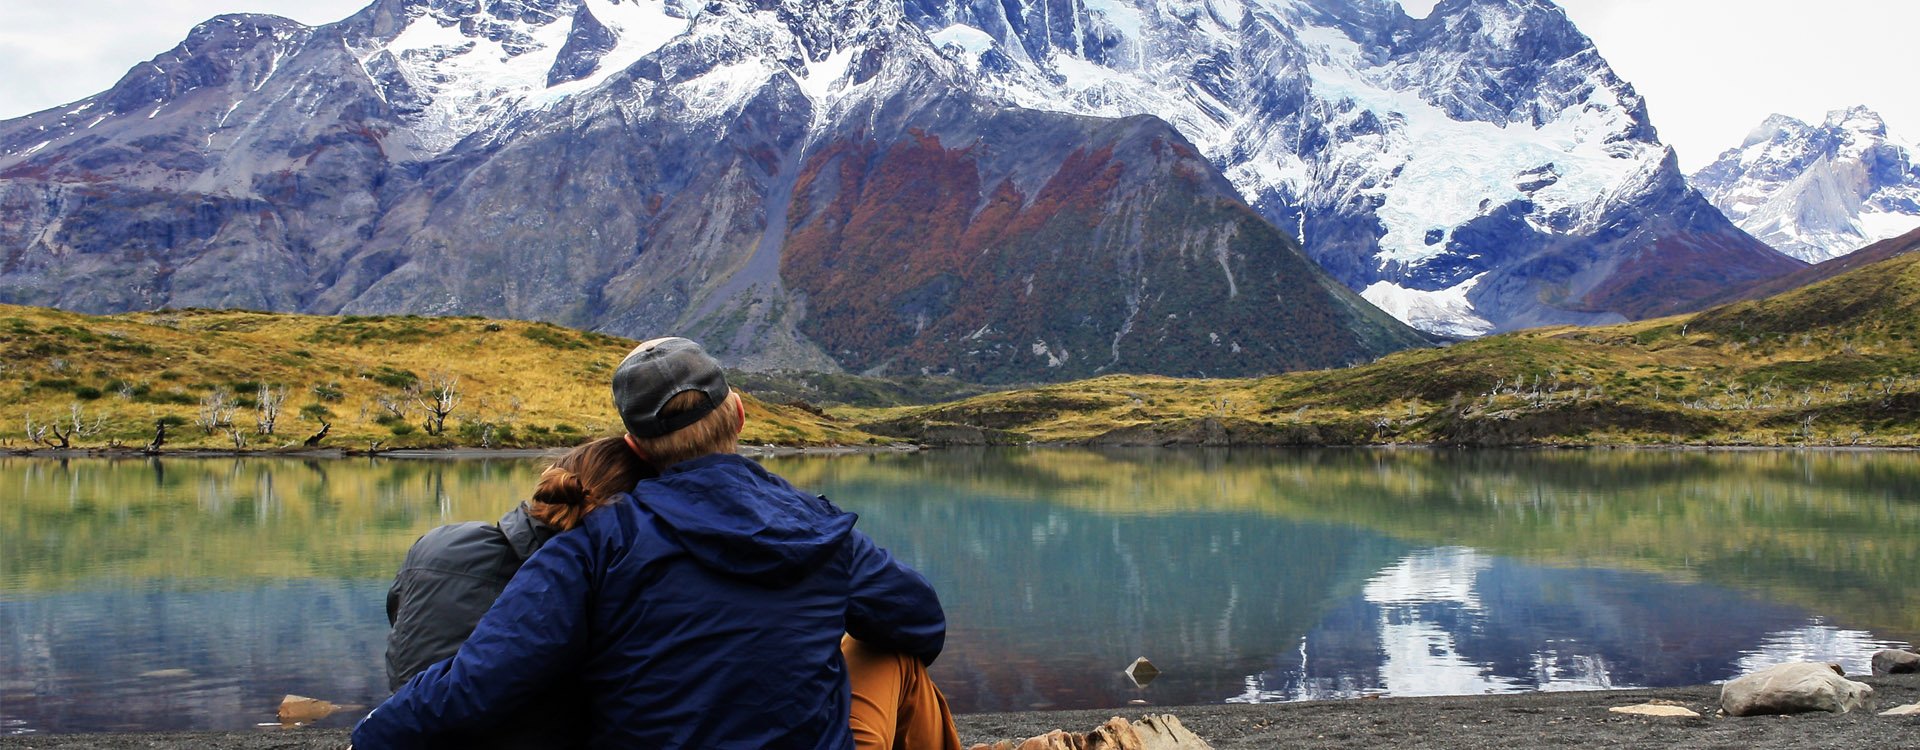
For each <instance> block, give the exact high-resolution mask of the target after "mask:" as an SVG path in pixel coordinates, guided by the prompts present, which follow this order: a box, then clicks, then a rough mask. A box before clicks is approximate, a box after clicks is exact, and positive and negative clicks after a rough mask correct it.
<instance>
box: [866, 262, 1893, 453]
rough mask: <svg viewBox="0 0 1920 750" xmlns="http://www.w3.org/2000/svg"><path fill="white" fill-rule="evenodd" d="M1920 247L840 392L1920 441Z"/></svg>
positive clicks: (981, 415) (939, 425)
mask: <svg viewBox="0 0 1920 750" xmlns="http://www.w3.org/2000/svg"><path fill="white" fill-rule="evenodd" d="M1916 374H1920V254H1915V255H1902V256H1898V257H1893V258H1891V259H1889V260H1886V261H1882V262H1880V263H1877V264H1873V265H1870V266H1867V267H1865V268H1861V269H1858V270H1855V271H1853V272H1851V273H1847V274H1844V275H1841V276H1837V277H1835V278H1832V279H1829V280H1827V281H1824V282H1821V283H1818V284H1814V285H1812V286H1808V287H1804V288H1801V289H1797V290H1794V291H1790V292H1787V293H1784V294H1781V295H1778V296H1775V297H1771V298H1768V299H1765V300H1760V301H1751V302H1740V303H1736V304H1732V305H1727V306H1724V307H1719V308H1715V309H1712V310H1708V311H1706V312H1702V313H1698V314H1695V315H1690V316H1682V317H1674V318H1664V319H1659V320H1651V321H1643V322H1638V323H1631V324H1625V325H1618V326H1608V327H1597V328H1546V329H1536V330H1529V331H1522V332H1518V333H1512V334H1506V335H1500V336H1493V337H1489V338H1485V339H1479V340H1475V341H1469V342H1465V343H1461V344H1456V345H1453V346H1449V347H1445V348H1438V349H1422V350H1415V351H1407V352H1401V353H1398V354H1393V355H1390V356H1387V357H1384V358H1382V359H1380V360H1378V361H1376V362H1374V363H1372V364H1368V365H1364V366H1359V367H1352V368H1346V369H1341V370H1323V371H1316V372H1303V373H1293V374H1288V375H1282V376H1277V377H1269V378H1258V379H1240V380H1175V379H1166V378H1145V377H1132V376H1115V377H1106V378H1099V379H1094V380H1087V381H1080V382H1075V383H1068V384H1062V385H1057V386H1050V387H1045V388H1034V389H1027V390H1020V391H1010V392H1004V393H996V394H988V395H982V396H978V397H975V398H971V399H967V400H964V401H959V402H956V403H951V404H943V405H937V406H929V407H915V408H895V409H884V410H880V409H868V410H854V409H848V410H844V411H843V413H844V414H846V415H847V416H849V417H850V418H853V419H855V420H857V421H861V422H865V423H868V426H869V429H873V430H876V431H880V432H884V433H887V434H893V435H898V436H904V437H916V438H922V439H928V440H933V441H947V442H1022V441H1027V440H1044V441H1074V442H1082V441H1084V442H1093V443H1113V444H1147V445H1152V444H1169V443H1199V444H1370V443H1393V442H1435V443H1443V444H1464V445H1598V444H1622V443H1634V444H1640V443H1686V444H1732V445H1881V446H1885V445H1920V380H1916V378H1915V375H1916Z"/></svg>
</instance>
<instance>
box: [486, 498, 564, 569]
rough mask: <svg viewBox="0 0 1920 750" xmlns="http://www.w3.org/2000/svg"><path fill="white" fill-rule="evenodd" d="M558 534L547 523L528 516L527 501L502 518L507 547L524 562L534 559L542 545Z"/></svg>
mask: <svg viewBox="0 0 1920 750" xmlns="http://www.w3.org/2000/svg"><path fill="white" fill-rule="evenodd" d="M557 533H559V531H558V530H557V529H555V528H553V527H552V526H548V525H547V524H546V522H545V521H540V520H538V519H535V518H534V517H533V516H530V515H527V504H526V502H525V501H522V502H521V503H520V504H519V505H516V506H513V510H510V511H507V514H506V515H504V516H501V517H500V535H501V536H504V537H506V538H507V546H508V547H511V548H513V554H514V555H515V556H518V557H519V558H520V559H521V560H522V561H525V560H526V559H527V558H529V557H532V556H533V553H534V551H535V550H538V549H540V545H542V544H546V543H547V540H548V539H552V538H553V535H554V534H557Z"/></svg>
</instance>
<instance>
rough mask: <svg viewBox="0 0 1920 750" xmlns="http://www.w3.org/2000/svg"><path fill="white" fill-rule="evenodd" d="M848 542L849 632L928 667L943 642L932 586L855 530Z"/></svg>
mask: <svg viewBox="0 0 1920 750" xmlns="http://www.w3.org/2000/svg"><path fill="white" fill-rule="evenodd" d="M847 544H848V545H849V547H850V553H851V558H850V562H851V568H850V569H851V571H852V574H853V580H852V584H853V585H852V595H851V598H850V599H849V601H848V604H847V633H848V634H849V635H852V636H853V637H854V638H857V639H859V640H861V641H864V642H866V643H870V644H873V645H875V646H879V647H882V648H887V649H891V650H894V651H900V652H903V653H907V654H912V655H913V656H915V657H917V658H919V659H920V661H922V662H924V663H926V664H932V663H933V660H934V658H935V657H938V656H939V655H940V649H941V648H942V647H944V646H945V645H946V640H947V615H946V612H945V610H943V609H942V608H941V607H940V597H939V595H938V594H936V593H934V590H933V584H931V583H928V582H927V579H926V577H925V576H922V575H920V573H919V571H916V570H914V569H913V568H910V567H907V565H906V564H905V563H902V562H900V561H899V560H896V559H894V557H893V555H892V554H891V553H889V552H887V551H886V550H885V549H882V548H880V547H879V546H877V545H875V544H874V543H873V540H872V539H869V538H868V537H867V535H866V534H863V533H861V532H860V531H858V530H855V531H854V532H853V534H852V536H851V537H849V538H848V540H847Z"/></svg>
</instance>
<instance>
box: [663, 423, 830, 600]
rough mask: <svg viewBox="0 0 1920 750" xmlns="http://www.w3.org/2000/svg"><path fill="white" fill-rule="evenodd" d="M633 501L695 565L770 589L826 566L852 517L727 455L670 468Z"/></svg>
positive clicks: (704, 457)
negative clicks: (657, 521) (668, 533)
mask: <svg viewBox="0 0 1920 750" xmlns="http://www.w3.org/2000/svg"><path fill="white" fill-rule="evenodd" d="M633 499H634V502H635V503H636V504H638V505H640V506H643V507H645V508H646V509H647V510H649V511H651V512H652V513H653V514H654V515H655V516H656V517H658V518H659V519H660V520H661V521H662V522H663V523H665V524H666V526H667V527H668V528H669V529H670V530H671V531H672V533H673V536H674V538H675V539H676V540H677V541H678V542H679V543H680V546H681V548H682V549H684V550H686V551H687V553H688V554H689V555H691V556H692V557H693V558H694V559H695V560H697V561H699V563H700V564H701V565H702V566H705V567H706V568H708V569H711V570H715V571H719V572H722V573H727V574H730V575H733V576H737V577H740V578H745V579H748V580H752V581H755V582H758V583H761V584H764V585H769V586H785V585H788V584H791V583H793V582H795V581H798V580H800V579H802V578H805V577H806V576H807V574H809V573H811V572H813V570H814V569H816V568H818V567H820V566H821V565H823V564H825V563H827V562H828V561H830V560H832V559H833V556H834V555H835V554H837V553H838V552H839V551H840V547H841V545H842V543H844V542H845V541H846V539H847V535H848V534H850V533H851V532H852V531H853V525H854V522H855V521H856V520H857V519H858V518H859V517H858V516H856V515H854V514H852V513H848V512H845V511H842V510H840V509H839V508H836V507H834V505H833V503H830V502H828V501H827V499H826V498H824V497H820V496H818V495H812V494H808V493H806V492H802V491H801V490H799V489H798V488H796V487H794V486H793V485H791V484H788V483H787V481H786V480H784V479H781V478H780V477H777V476H774V475H773V474H772V473H770V472H768V471H767V470H766V469H764V468H761V466H760V464H758V463H756V462H754V461H753V460H751V459H747V458H743V457H740V456H736V455H732V454H716V455H711V456H703V457H700V458H696V459H693V460H690V461H683V462H681V463H678V464H675V465H673V466H672V467H669V468H668V469H667V470H666V471H665V472H664V473H662V474H661V475H660V477H659V478H657V479H650V480H647V481H643V482H641V483H640V485H639V486H638V487H636V488H634V492H633Z"/></svg>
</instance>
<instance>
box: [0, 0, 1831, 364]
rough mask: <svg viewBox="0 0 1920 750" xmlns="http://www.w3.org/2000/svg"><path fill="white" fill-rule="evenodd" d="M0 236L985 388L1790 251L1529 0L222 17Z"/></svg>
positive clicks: (15, 288) (160, 286)
mask: <svg viewBox="0 0 1920 750" xmlns="http://www.w3.org/2000/svg"><path fill="white" fill-rule="evenodd" d="M1243 196H1244V198H1243ZM1249 204H1251V206H1250V205H1249ZM1276 227H1278V228H1276ZM1283 232H1291V233H1294V234H1296V235H1298V236H1299V237H1301V238H1303V239H1304V240H1305V245H1306V249H1305V252H1306V253H1308V254H1311V256H1312V257H1313V259H1314V260H1318V261H1319V265H1317V266H1316V265H1315V264H1314V263H1312V262H1310V261H1308V259H1307V256H1306V255H1305V254H1303V251H1302V249H1301V247H1300V246H1299V245H1298V244H1296V243H1294V242H1293V241H1292V240H1291V239H1289V238H1288V237H1287V236H1286V235H1285V234H1284V233H1283ZM0 252H3V253H4V254H5V257H6V261H7V262H6V263H5V264H4V265H0V299H3V300H6V301H14V302H25V303H32V304H47V305H58V306H64V307H71V308H77V309H82V310H92V311H112V310H126V309H143V308H151V307H156V306H162V305H174V306H185V305H201V306H242V307H254V308H264V309H276V310H302V311H312V312H326V313H334V312H346V313H390V312H409V313H425V314H484V315H498V316H512V317H521V318H532V319H542V320H550V321H555V322H560V323H564V324H568V325H574V326H579V327H584V328H595V329H599V330H607V331H612V332H618V333H626V334H632V335H649V334H653V333H657V332H660V331H673V332H678V333H684V334H691V335H696V336H698V337H700V338H703V339H705V340H706V341H708V343H709V344H710V345H712V346H713V347H714V348H716V349H718V350H719V351H721V352H722V353H724V354H726V355H728V356H730V358H731V359H732V361H737V362H741V363H745V364H750V365H761V366H806V367H820V368H832V367H845V368H848V369H854V370H860V371H895V372H898V371H910V372H919V371H926V372H947V373H953V374H958V375H962V376H965V377H973V378H978V379H988V380H1033V379H1058V378H1065V377H1078V376H1085V375H1092V374H1097V373H1100V372H1108V371H1147V372H1165V373H1171V374H1212V375H1228V374H1252V373H1258V372H1270V371H1274V370H1278V369H1287V368H1297V367H1320V366H1331V365H1338V364H1343V363H1348V362H1353V361H1359V360H1364V359H1366V358H1369V357H1371V356H1375V355H1377V354H1379V353H1382V352H1385V351H1391V350H1393V349H1396V348H1402V347H1406V346H1412V345H1417V344H1418V343H1420V342H1421V339H1420V337H1418V336H1417V335H1415V334H1414V333H1413V332H1412V331H1411V330H1409V329H1407V328H1405V327H1404V326H1402V325H1400V324H1399V323H1397V322H1395V321H1394V320H1392V319H1391V318H1389V317H1387V316H1386V315H1383V314H1382V313H1381V311H1380V310H1379V309H1377V308H1376V307H1375V306H1374V305H1370V304H1368V303H1367V302H1365V301H1363V300H1362V299H1361V298H1360V297H1359V296H1358V295H1357V294H1355V292H1354V291H1350V289H1351V290H1364V291H1365V293H1366V295H1367V297H1368V298H1369V299H1372V300H1374V301H1375V302H1377V303H1378V304H1379V305H1380V306H1381V307H1385V308H1387V309H1388V310H1390V311H1392V312H1393V313H1394V314H1396V315H1398V316H1399V317H1401V318H1402V319H1405V320H1409V321H1413V322H1415V323H1416V324H1418V325H1420V326H1421V327H1423V328H1426V329H1428V330H1431V331H1440V332H1447V333H1452V334H1462V335H1470V334H1476V333H1482V332H1486V331H1490V330H1497V329H1501V328H1511V327H1518V326H1523V325H1532V324H1538V323H1552V322H1602V321H1612V320H1620V319H1625V318H1629V317H1639V316H1644V315H1652V314H1660V313H1665V312H1671V311H1674V310H1678V309H1685V307H1686V306H1687V305H1688V304H1689V301H1690V300H1695V299H1699V298H1701V297H1703V296H1705V295H1706V294H1707V293H1710V292H1712V291H1715V290H1718V289H1720V288H1722V287H1724V286H1726V285H1728V284H1732V283H1740V282H1746V281H1751V280H1753V279H1758V278H1765V277H1769V276H1771V275H1776V274H1778V273H1781V272H1784V271H1786V270H1791V269H1792V268H1796V267H1798V266H1799V265H1800V264H1798V263H1797V262H1795V261H1792V260H1790V259H1787V258H1785V257H1784V256H1780V255H1779V254H1777V253H1774V252H1773V251H1771V250H1769V249H1767V248H1765V247H1764V246H1762V245H1760V244H1759V243H1758V242H1756V241H1754V240H1753V239H1752V238H1751V237H1748V236H1747V235H1745V234H1744V233H1742V232H1740V231H1739V230H1738V229H1735V228H1734V227H1733V226H1732V225H1731V224H1729V223H1728V222H1727V221H1726V220H1725V218H1724V217H1723V216H1722V215H1721V214H1720V213H1719V212H1718V211H1717V210H1715V209H1713V208H1712V207H1711V206H1709V205H1708V204H1707V203H1706V202H1705V201H1704V199H1702V198H1701V197H1700V196H1699V194H1698V193H1696V192H1694V191H1692V190H1691V189H1690V188H1688V187H1687V186H1686V184H1685V182H1684V180H1683V179H1682V177H1681V176H1680V174H1679V172H1678V169H1677V168H1676V167H1675V165H1674V161H1673V159H1672V155H1671V153H1670V152H1669V151H1668V150H1666V149H1665V148H1664V147H1662V146H1660V145H1659V144H1658V142H1657V141H1656V140H1655V139H1654V135H1653V130H1652V128H1651V126H1649V125H1648V123H1647V118H1646V114H1645V111H1644V108H1643V107H1641V105H1640V103H1639V99H1638V98H1637V97H1636V96H1634V95H1633V92H1632V89H1631V88H1630V87H1628V86H1626V85H1625V84H1624V83H1622V82H1620V81H1619V80H1618V79H1617V78H1616V77H1615V76H1613V74H1612V73H1611V71H1609V70H1608V69H1607V68H1606V66H1605V63H1604V62H1603V61H1602V60H1600V58H1599V56H1598V54H1597V52H1595V51H1594V50H1593V48H1592V45H1591V44H1590V43H1588V42H1587V40H1586V39H1585V37H1584V36H1581V35H1580V34H1579V32H1578V31H1577V30H1576V29H1574V28H1573V27H1572V25H1571V24H1570V23H1568V22H1567V21H1566V19H1565V17H1564V15H1563V14H1561V13H1560V12H1559V11H1558V9H1557V8H1554V7H1553V6H1551V5H1550V4H1547V3H1544V2H1540V1H1539V0H1448V2H1443V3H1442V4H1441V5H1440V6H1438V7H1437V8H1436V9H1435V10H1434V12H1433V14H1432V15H1431V16H1429V17H1428V18H1425V19H1418V20H1416V19H1412V18H1409V17H1407V16H1406V15H1405V13H1404V12H1403V11H1401V10H1400V8H1399V6H1398V5H1397V4H1395V3H1393V2H1391V1H1390V0H1260V1H1259V2H1251V3H1240V2H1237V1H1236V0H1205V1H1204V2H1191V1H1189V2H1176V3H1166V2H1148V1H1147V0H1046V2H998V3H989V2H971V1H970V2H961V0H827V1H824V2H805V1H804V0H704V1H702V2H694V1H693V0H491V1H489V0H377V1H376V2H375V3H374V4H373V5H371V6H369V7H368V8H366V9H365V10H363V11H362V12H360V13H357V14H355V15H354V16H352V17H350V18H348V19H345V20H343V21H341V22H338V23H335V24H328V25H325V26H319V27H306V26H302V25H300V24H297V23H294V22H291V21H287V20H285V19H278V18H273V17H268V16H222V17H219V18H216V19H214V20H212V21H209V22H207V23H205V24H202V25H201V26H199V27H196V28H195V29H194V30H193V32H192V33H191V34H189V36H188V38H187V40H186V41H185V42H183V43H182V44H181V45H180V46H179V47H177V48H175V49H174V50H171V51H169V52H167V53H164V54H162V55H161V56H159V57H157V58H155V59H154V61H152V62H150V63H146V64H143V65H141V66H139V67H136V68H135V69H134V70H132V71H130V72H129V73H128V74H127V76H126V77H125V78H123V79H122V80H121V81H120V82H119V83H118V84H116V85H115V86H114V88H113V89H110V90H109V91H107V92H104V93H102V94H100V95H97V96H94V97H89V98H87V99H85V100H82V101H80V102H76V103H74V104H72V105H68V106H65V107H59V108H55V109H52V110H48V111H45V112H40V113H36V114H33V115H29V116H27V117H23V118H18V119H15V120H12V121H8V122H5V123H0ZM1322 267H1324V270H1323V268H1322ZM1349 288H1350V289H1349Z"/></svg>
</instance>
